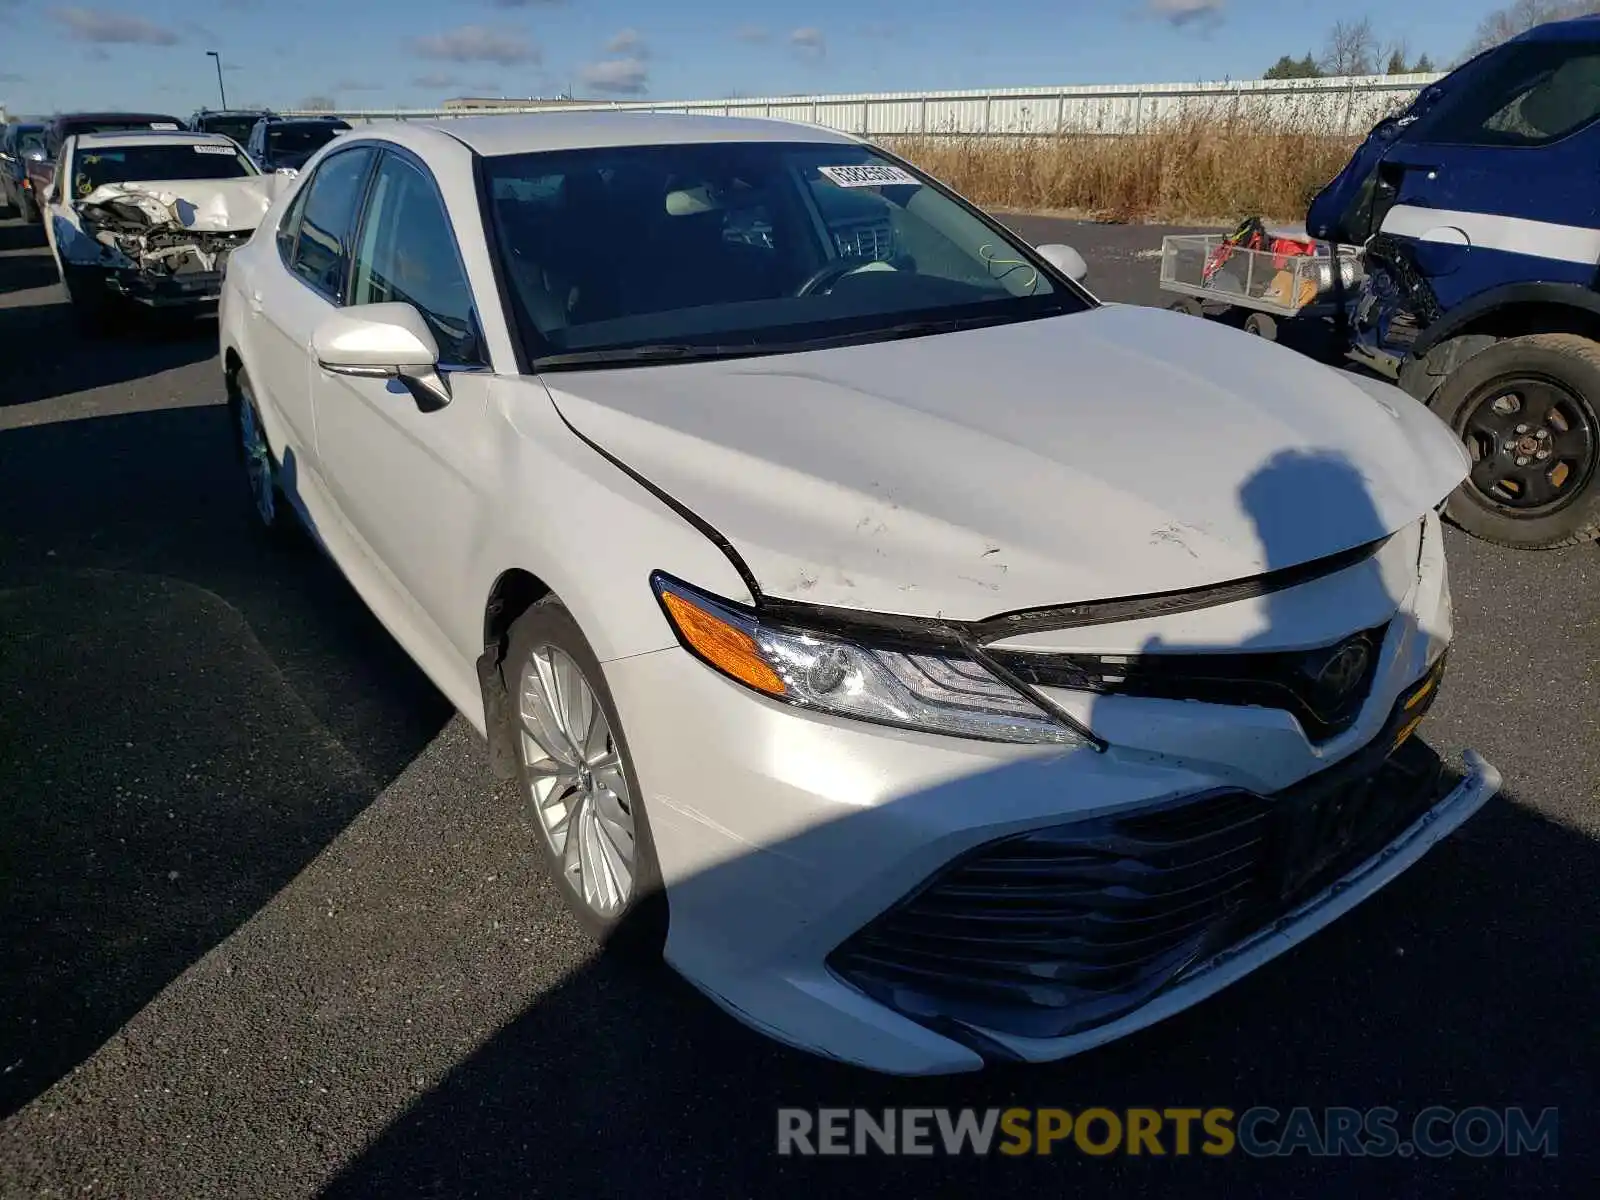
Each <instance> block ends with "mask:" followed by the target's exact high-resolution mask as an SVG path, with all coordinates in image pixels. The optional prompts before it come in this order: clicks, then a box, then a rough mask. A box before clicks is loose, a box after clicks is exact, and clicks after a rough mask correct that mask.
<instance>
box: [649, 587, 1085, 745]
mask: <svg viewBox="0 0 1600 1200" xmlns="http://www.w3.org/2000/svg"><path fill="white" fill-rule="evenodd" d="M650 582H651V585H652V586H653V587H654V588H655V593H656V598H657V599H658V600H659V601H660V602H661V607H662V609H663V610H665V612H666V614H667V620H668V621H669V622H670V623H671V625H672V628H673V629H674V630H675V631H676V632H677V635H678V640H679V641H680V642H682V643H683V645H684V648H685V649H687V650H688V651H689V652H690V653H692V654H694V655H695V657H697V658H699V659H700V660H701V661H702V662H704V663H706V664H707V665H709V666H712V667H715V668H716V669H717V670H719V671H721V672H722V673H723V674H724V675H727V676H728V677H729V678H731V679H734V680H737V681H738V682H739V683H742V684H744V685H745V686H746V687H748V688H751V689H753V690H754V691H757V692H761V693H763V694H764V695H768V696H774V697H776V698H778V699H780V700H784V701H786V702H788V703H790V704H794V705H797V706H799V707H801V708H810V709H815V710H817V711H818V712H827V713H834V714H836V715H838V716H841V717H854V718H856V719H857V720H861V721H874V722H877V723H878V724H881V725H898V726H901V727H903V728H906V729H919V730H922V731H924V732H927V733H943V734H949V735H951V736H953V737H968V738H982V739H984V740H986V741H992V742H1031V743H1039V742H1044V743H1053V744H1055V745H1061V746H1082V745H1088V744H1089V743H1088V741H1087V739H1085V738H1084V737H1082V736H1081V735H1080V734H1079V733H1077V732H1076V731H1075V730H1073V729H1070V728H1068V727H1067V726H1066V725H1064V724H1063V723H1062V722H1061V721H1059V720H1057V719H1056V718H1055V717H1053V716H1052V715H1051V714H1049V713H1048V712H1046V711H1045V710H1044V709H1042V708H1040V707H1039V706H1038V705H1037V704H1035V703H1034V702H1033V701H1032V700H1030V699H1029V698H1028V697H1027V696H1025V695H1023V694H1022V693H1021V692H1019V691H1017V690H1016V689H1015V688H1013V687H1011V686H1010V685H1009V684H1007V683H1006V682H1005V681H1003V680H1002V679H1000V678H999V677H998V676H996V675H995V674H993V673H992V672H991V671H989V670H988V669H987V668H986V667H984V666H983V665H982V664H981V663H978V662H974V661H973V660H972V659H971V658H969V657H967V656H966V655H964V654H961V653H959V652H955V653H951V652H948V651H943V652H942V651H936V650H931V649H929V650H923V649H909V648H903V647H891V646H872V645H867V644H864V643H860V642H854V641H850V640H847V639H845V638H841V637H838V636H836V635H834V634H831V633H823V632H820V631H814V630H807V629H801V628H796V627H794V626H792V625H776V624H768V623H765V622H763V621H761V620H759V619H758V618H757V615H756V614H755V613H753V612H751V611H749V610H748V609H745V608H742V607H740V606H737V605H734V604H730V603H729V602H728V601H726V600H718V599H716V598H715V597H712V596H708V595H706V594H705V593H703V592H700V591H697V590H696V589H694V588H691V587H688V586H686V585H684V584H682V583H679V582H678V581H677V580H675V579H671V578H668V577H667V576H665V575H662V574H660V573H657V574H656V575H654V576H652V577H651V581H650Z"/></svg>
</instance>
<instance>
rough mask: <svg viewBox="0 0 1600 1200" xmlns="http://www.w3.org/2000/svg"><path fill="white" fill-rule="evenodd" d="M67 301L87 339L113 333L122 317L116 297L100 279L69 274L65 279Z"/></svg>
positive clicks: (74, 318)
mask: <svg viewBox="0 0 1600 1200" xmlns="http://www.w3.org/2000/svg"><path fill="white" fill-rule="evenodd" d="M64 284H65V287H66V289H67V300H68V302H69V303H71V305H72V318H73V320H74V321H76V322H77V325H78V331H79V332H80V333H82V334H84V335H85V336H87V337H93V338H99V337H105V336H107V335H108V334H110V333H111V332H113V331H114V330H115V328H116V325H117V318H118V317H119V316H120V315H121V313H120V310H119V307H118V305H117V302H116V297H114V296H112V295H111V293H109V292H107V291H106V289H105V286H104V285H103V284H101V282H100V281H99V280H98V279H94V278H92V277H87V278H86V277H84V276H80V275H76V274H73V273H68V274H67V275H66V276H65V277H64Z"/></svg>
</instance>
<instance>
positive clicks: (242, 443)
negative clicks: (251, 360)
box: [228, 368, 295, 540]
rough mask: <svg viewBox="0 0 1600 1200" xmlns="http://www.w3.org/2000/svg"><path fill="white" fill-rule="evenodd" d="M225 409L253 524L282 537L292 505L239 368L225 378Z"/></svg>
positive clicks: (290, 524) (288, 529) (291, 520)
mask: <svg viewBox="0 0 1600 1200" xmlns="http://www.w3.org/2000/svg"><path fill="white" fill-rule="evenodd" d="M228 411H229V415H230V416H231V418H232V424H233V446H234V452H235V453H236V454H237V455H238V458H239V469H240V474H241V476H242V478H243V481H244V493H245V499H246V500H247V501H248V503H249V506H250V507H249V511H250V513H251V514H252V516H253V517H254V523H255V526H256V528H258V529H260V530H261V531H262V532H263V533H264V534H266V535H268V536H269V537H272V538H275V539H280V540H282V539H286V538H287V537H288V536H289V535H290V534H291V533H293V531H294V528H295V515H294V509H293V507H292V506H291V505H290V504H289V501H288V498H287V497H286V496H285V495H284V493H283V483H282V471H281V469H280V467H279V466H278V462H277V460H276V459H275V458H273V456H272V446H271V444H270V443H269V442H268V441H267V435H266V427H265V426H263V425H262V423H261V409H260V408H259V406H258V405H257V404H256V397H255V389H254V388H252V387H251V385H250V377H249V376H248V375H247V374H246V373H245V372H244V370H243V368H241V369H240V370H238V371H237V372H235V373H234V375H233V378H232V379H231V380H230V382H229V387H228Z"/></svg>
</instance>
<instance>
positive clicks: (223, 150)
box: [194, 146, 233, 154]
mask: <svg viewBox="0 0 1600 1200" xmlns="http://www.w3.org/2000/svg"><path fill="white" fill-rule="evenodd" d="M194 152H195V153H196V154H232V153H233V147H232V146H196V147H195V148H194Z"/></svg>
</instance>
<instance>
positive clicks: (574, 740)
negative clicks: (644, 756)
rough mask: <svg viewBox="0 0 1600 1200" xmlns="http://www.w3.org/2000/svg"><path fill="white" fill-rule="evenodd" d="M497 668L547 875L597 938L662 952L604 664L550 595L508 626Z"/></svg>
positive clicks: (656, 890)
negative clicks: (506, 644) (501, 675)
mask: <svg viewBox="0 0 1600 1200" xmlns="http://www.w3.org/2000/svg"><path fill="white" fill-rule="evenodd" d="M504 670H505V681H506V684H507V687H508V688H509V689H510V690H511V693H512V694H511V697H510V699H511V704H510V706H509V708H510V712H511V714H512V718H513V720H515V722H516V725H517V728H516V742H517V776H518V779H519V781H520V783H521V791H522V797H523V802H524V804H525V805H526V807H527V812H528V818H529V821H530V823H531V824H532V825H533V826H534V827H535V828H534V841H535V843H536V845H537V849H538V852H539V855H540V857H541V858H542V859H543V860H544V863H545V867H546V869H547V870H548V871H549V874H550V877H551V879H552V880H553V881H554V882H555V884H556V887H557V888H558V889H559V890H560V892H561V897H562V899H563V900H564V901H565V902H566V905H567V907H568V908H569V909H570V910H571V911H572V913H573V915H574V916H576V917H577V918H578V920H579V922H580V923H581V924H582V925H583V926H584V928H585V929H586V930H588V932H589V933H590V934H591V935H592V936H593V937H594V938H595V939H596V940H597V941H599V942H601V943H603V944H606V945H620V946H624V947H626V948H628V949H630V950H635V951H644V952H646V953H659V951H660V948H661V944H662V941H663V939H664V938H665V935H666V907H665V898H664V897H663V895H662V892H661V874H660V871H659V869H658V868H657V866H656V857H655V844H654V842H653V841H652V839H651V836H650V824H649V821H648V820H647V819H646V817H645V811H644V805H643V804H642V803H641V801H640V795H639V781H638V778H637V777H636V776H635V774H634V770H633V760H632V759H631V758H630V757H629V755H628V745H627V741H626V740H625V738H624V737H623V733H622V722H621V719H620V718H619V716H618V714H617V709H616V705H615V703H614V702H613V701H612V699H611V692H610V689H609V688H607V686H606V681H605V675H604V674H603V673H602V671H601V669H600V663H599V660H598V659H596V658H595V655H594V651H593V650H591V649H590V648H589V643H588V641H587V639H585V638H584V636H583V633H582V631H581V630H580V629H579V628H578V623H577V622H576V621H575V620H574V619H573V617H572V614H571V613H569V612H568V611H567V609H566V607H565V606H564V605H562V603H561V602H560V601H559V600H557V599H556V598H555V597H554V596H547V597H546V598H545V599H543V600H541V601H539V603H537V604H535V605H534V606H533V607H532V608H530V609H528V611H527V612H525V613H523V614H522V616H520V617H518V618H517V620H516V621H515V622H514V623H513V624H512V626H511V633H510V639H509V647H508V651H507V655H506V661H505V667H504Z"/></svg>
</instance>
